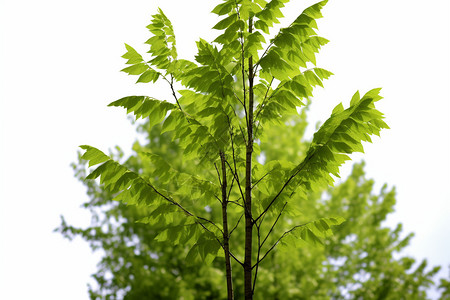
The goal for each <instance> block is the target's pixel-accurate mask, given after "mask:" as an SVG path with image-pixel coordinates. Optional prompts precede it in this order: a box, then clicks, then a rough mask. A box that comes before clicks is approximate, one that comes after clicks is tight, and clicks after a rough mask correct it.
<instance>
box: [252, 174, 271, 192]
mask: <svg viewBox="0 0 450 300" xmlns="http://www.w3.org/2000/svg"><path fill="white" fill-rule="evenodd" d="M270 172H272V170H270V171H269V172H267V173H266V174H264V176H263V177H261V178H260V179H258V181H257V182H255V184H254V185H253V186H252V189H253V188H254V187H255V186H256V185H257V184H258V183H259V182H260V181H261V180H263V179H264V177H266V176H267V175H269V174H270Z"/></svg>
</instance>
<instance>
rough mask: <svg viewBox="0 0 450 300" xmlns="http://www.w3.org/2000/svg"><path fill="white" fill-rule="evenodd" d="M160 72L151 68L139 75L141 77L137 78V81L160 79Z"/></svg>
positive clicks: (145, 81)
mask: <svg viewBox="0 0 450 300" xmlns="http://www.w3.org/2000/svg"><path fill="white" fill-rule="evenodd" d="M159 75H160V73H158V72H156V71H155V70H153V69H149V70H147V71H145V72H144V73H142V75H141V76H139V79H138V80H137V82H144V83H147V82H150V81H151V82H156V80H158V78H159Z"/></svg>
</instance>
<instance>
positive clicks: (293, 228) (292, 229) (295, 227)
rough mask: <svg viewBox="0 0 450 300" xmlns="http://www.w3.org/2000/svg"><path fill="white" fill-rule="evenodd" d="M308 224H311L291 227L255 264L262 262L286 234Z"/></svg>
mask: <svg viewBox="0 0 450 300" xmlns="http://www.w3.org/2000/svg"><path fill="white" fill-rule="evenodd" d="M310 223H312V222H307V223H304V224H301V225H297V226H294V227H292V228H291V229H289V230H288V231H286V232H285V233H283V235H282V236H280V238H279V239H278V240H277V241H276V242H275V244H273V245H272V247H270V249H269V250H267V252H266V253H265V254H264V256H263V257H262V258H261V259H260V260H259V262H257V263H260V262H262V261H263V259H264V258H266V256H267V254H269V253H270V251H272V250H273V249H274V248H275V246H276V245H278V243H279V242H280V241H281V239H283V238H284V237H285V236H286V235H287V234H289V233H291V232H292V231H294V230H295V229H297V228H299V227H303V226H305V225H308V224H310ZM255 265H256V264H255Z"/></svg>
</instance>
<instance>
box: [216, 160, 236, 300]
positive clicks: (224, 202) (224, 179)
mask: <svg viewBox="0 0 450 300" xmlns="http://www.w3.org/2000/svg"><path fill="white" fill-rule="evenodd" d="M219 154H220V161H221V163H222V181H221V186H222V222H223V251H224V254H225V270H226V278H227V295H228V300H233V298H234V296H233V281H232V273H231V261H230V244H229V240H230V236H229V234H228V214H227V205H228V199H227V167H226V165H225V154H224V153H223V152H222V151H220V153H219ZM218 175H219V174H218ZM219 180H220V179H219Z"/></svg>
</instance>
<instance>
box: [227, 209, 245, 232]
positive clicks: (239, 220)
mask: <svg viewBox="0 0 450 300" xmlns="http://www.w3.org/2000/svg"><path fill="white" fill-rule="evenodd" d="M243 216H244V213H242V215H241V216H240V217H239V219H238V221H237V223H236V225H235V226H234V227H233V229H231V231H230V235H231V234H232V233H233V231H234V230H235V229H236V228H237V227H238V225H239V222H241V219H242V217H243Z"/></svg>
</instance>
